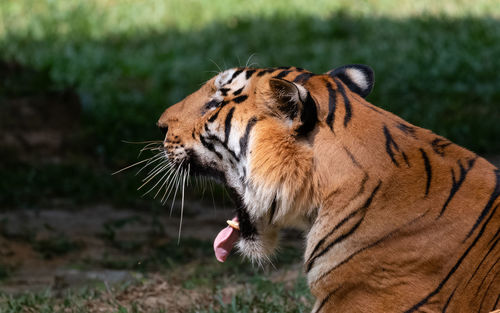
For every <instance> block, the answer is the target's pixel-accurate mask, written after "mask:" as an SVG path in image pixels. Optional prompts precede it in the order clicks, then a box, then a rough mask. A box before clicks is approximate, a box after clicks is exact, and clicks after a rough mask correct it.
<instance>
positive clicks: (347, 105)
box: [334, 78, 352, 127]
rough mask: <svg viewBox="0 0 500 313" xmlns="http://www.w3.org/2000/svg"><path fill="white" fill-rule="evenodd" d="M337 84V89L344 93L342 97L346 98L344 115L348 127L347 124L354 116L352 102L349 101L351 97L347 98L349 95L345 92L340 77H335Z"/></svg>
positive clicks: (345, 124) (345, 125)
mask: <svg viewBox="0 0 500 313" xmlns="http://www.w3.org/2000/svg"><path fill="white" fill-rule="evenodd" d="M334 80H335V84H337V89H338V91H340V94H341V95H342V98H344V106H345V116H344V127H347V124H348V123H349V121H350V120H351V117H352V108H351V102H350V101H349V98H347V95H346V93H345V89H344V86H343V85H342V83H341V82H340V81H339V80H338V79H336V78H335V79H334Z"/></svg>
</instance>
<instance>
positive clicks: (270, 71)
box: [257, 68, 276, 76]
mask: <svg viewBox="0 0 500 313" xmlns="http://www.w3.org/2000/svg"><path fill="white" fill-rule="evenodd" d="M274 71H276V69H275V68H266V69H263V70H261V71H260V72H259V73H257V76H264V75H265V74H267V73H272V72H274Z"/></svg>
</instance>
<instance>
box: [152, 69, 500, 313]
mask: <svg viewBox="0 0 500 313" xmlns="http://www.w3.org/2000/svg"><path fill="white" fill-rule="evenodd" d="M239 70H241V73H247V72H248V71H250V70H251V69H239ZM231 71H232V72H229V74H232V75H233V76H236V78H235V80H234V82H233V81H231V80H229V79H228V78H227V77H229V76H231V75H229V74H226V76H227V77H226V76H224V77H223V78H224V79H225V80H223V79H222V78H220V76H218V78H214V79H212V80H210V81H209V82H207V84H206V85H205V86H204V87H202V88H201V89H200V90H199V91H197V92H195V93H194V94H192V95H190V96H189V97H187V98H186V99H185V100H183V101H182V102H180V103H178V104H176V105H174V106H172V107H170V108H168V109H167V110H166V111H165V113H164V114H163V115H162V117H161V118H160V120H159V122H158V123H159V125H160V126H168V129H169V131H168V134H167V137H166V139H165V147H166V150H167V151H174V150H175V149H174V148H173V144H172V142H175V141H176V140H177V141H180V142H182V144H183V146H184V147H185V148H184V149H192V150H193V151H194V153H195V154H199V155H200V156H199V158H205V159H206V164H207V166H216V167H217V169H218V170H220V171H222V172H224V173H225V175H226V176H225V182H226V184H228V185H229V186H230V187H231V188H233V189H234V190H235V193H236V194H238V195H239V196H240V197H241V198H242V199H243V200H242V201H243V204H242V205H243V207H244V208H243V209H242V210H246V211H248V212H247V213H248V215H249V216H250V220H251V224H252V225H253V226H254V227H255V229H256V232H255V238H257V239H256V240H255V241H251V240H248V241H245V240H242V243H241V244H240V246H239V247H240V250H243V251H242V253H244V254H245V255H247V256H249V257H252V258H253V257H254V256H255V258H257V259H258V258H261V257H262V255H260V254H263V255H267V254H270V253H272V251H273V249H274V248H275V246H276V244H277V232H278V230H279V229H280V228H282V227H301V228H303V229H306V230H307V246H306V250H305V254H304V258H305V271H306V272H307V275H308V281H309V285H310V288H311V292H312V293H313V295H314V296H315V297H316V298H317V302H316V304H315V307H314V309H313V312H445V310H446V312H489V311H491V310H493V309H495V308H498V306H499V304H498V302H499V301H498V300H499V293H500V279H499V277H498V275H499V273H500V265H499V264H498V260H499V258H500V250H499V248H498V246H497V243H498V241H499V228H500V208H499V207H500V198H499V192H500V187H499V186H498V184H500V172H499V171H498V169H496V168H495V167H494V166H493V165H491V164H490V163H488V162H487V161H486V160H484V159H483V158H481V157H478V156H477V155H475V154H474V153H472V152H470V151H468V150H466V149H464V148H461V147H459V146H457V145H454V144H452V143H451V142H449V141H447V140H446V139H444V138H442V137H439V136H437V135H435V134H434V133H432V132H431V131H429V130H426V129H422V128H418V127H416V126H413V125H411V124H409V123H407V122H406V121H404V120H402V119H400V118H399V117H397V116H395V115H393V114H391V113H389V112H387V111H384V110H382V109H380V108H377V107H374V106H373V105H371V104H370V103H368V102H366V101H365V100H364V98H362V97H361V96H359V95H358V94H357V93H355V92H353V91H351V90H350V89H349V87H348V85H346V84H344V82H341V81H339V80H338V79H337V78H335V77H332V76H331V75H312V74H311V75H310V77H309V79H308V80H307V81H305V82H302V84H301V83H297V84H298V85H300V86H303V87H304V88H305V89H306V90H307V91H308V93H309V94H310V96H311V97H312V99H314V102H315V104H316V108H317V118H318V121H317V122H316V124H315V126H314V129H313V130H312V131H310V132H308V133H307V134H305V135H303V136H299V135H300V134H298V127H300V125H301V124H303V123H304V122H303V121H302V120H301V118H300V112H299V115H294V114H293V113H294V111H293V110H292V111H290V112H291V113H290V112H289V111H286V110H285V111H283V110H282V106H283V105H287V103H286V101H285V102H283V101H282V100H279V98H283V97H285V96H288V95H287V94H286V92H285V93H284V94H283V91H282V90H280V91H279V93H276V92H275V91H273V90H272V88H271V87H270V83H269V81H270V79H271V78H272V77H274V76H276V75H279V74H280V73H281V75H282V76H281V77H280V78H281V79H285V80H286V81H288V82H292V81H294V79H296V78H298V77H299V75H302V74H304V73H307V72H304V71H303V70H300V69H296V68H291V69H287V70H278V69H276V70H274V71H272V70H268V72H264V74H263V75H260V76H259V75H257V74H258V73H260V72H262V71H265V70H263V69H260V70H258V69H257V70H255V71H254V72H255V73H253V72H252V73H253V74H252V75H250V76H251V78H248V79H247V80H244V79H243V78H241V77H242V76H241V75H244V74H239V75H236V74H238V72H234V71H237V69H236V70H231ZM221 80H222V81H223V83H224V82H225V83H226V85H223V84H222V83H221V82H220V81H221ZM278 83H279V82H278ZM218 84H219V85H221V86H222V87H221V86H219V85H218ZM224 86H229V87H228V89H230V90H231V91H230V92H229V94H228V95H224V96H223V97H222V99H224V101H227V103H225V104H224V105H223V106H222V107H218V108H216V109H215V110H212V109H210V111H209V112H203V113H201V112H202V111H203V105H205V104H206V103H207V101H209V100H210V99H212V98H213V97H214V96H213V94H214V93H215V92H216V91H217V90H221V88H223V87H224ZM241 86H243V87H242V90H244V91H243V92H242V93H241V94H244V95H245V96H246V98H245V99H244V100H243V101H242V102H240V103H238V102H237V95H235V94H234V93H237V92H234V90H236V88H238V89H239V87H241ZM300 86H299V87H300ZM328 86H330V87H328ZM231 88H232V89H231ZM328 88H330V89H328ZM292 89H293V88H292ZM342 89H343V90H344V94H345V96H346V97H347V100H348V102H349V103H346V100H345V99H344V97H343V95H342ZM290 90H291V89H290ZM292 91H293V90H292ZM231 92H233V95H232V94H231ZM287 92H288V91H287ZM332 94H334V99H335V104H336V107H335V112H334V113H335V118H334V119H333V122H332V123H331V124H328V122H327V120H328V115H329V114H331V112H332V109H331V103H332V96H331V95H332ZM235 99H236V100H235ZM240 99H241V98H240ZM280 101H282V102H280ZM297 108H298V110H301V109H304V107H303V106H298V107H297ZM231 110H232V112H233V113H232V114H233V115H232V116H231V115H230V114H231V113H230V111H231ZM216 112H218V113H216ZM214 114H218V117H217V118H216V119H215V121H214V122H213V124H210V123H211V122H210V118H211V117H213V116H214ZM287 114H288V115H287ZM287 116H289V118H287ZM252 118H254V119H255V120H256V122H255V125H251V126H252V127H253V128H251V131H249V132H248V136H247V137H246V139H247V140H248V151H247V154H241V153H240V155H239V156H238V149H243V148H242V147H243V146H244V145H243V144H242V142H245V141H244V139H245V129H246V128H249V126H248V125H249V124H248V121H250V120H251V119H252ZM228 120H229V122H227V121H228ZM228 123H229V124H230V130H229V131H228V127H227V124H228ZM207 125H208V126H207ZM207 127H208V129H210V127H213V129H214V132H213V133H214V134H216V135H215V136H218V138H219V139H220V140H219V139H214V141H213V142H210V143H212V144H213V146H212V148H213V149H214V150H216V151H217V153H219V154H222V153H223V152H224V151H225V150H224V145H225V146H226V148H227V149H228V150H231V151H233V150H234V151H233V154H234V155H233V157H231V156H230V155H229V154H228V156H227V157H226V155H225V154H224V155H222V157H221V158H220V159H219V161H217V162H215V161H213V160H212V158H215V156H212V154H216V152H214V151H207V152H203V153H205V154H202V152H199V151H206V149H209V148H210V146H209V145H205V146H204V147H205V148H206V149H205V150H203V149H202V147H201V146H200V142H201V139H200V137H204V136H205V137H207V138H212V139H213V137H208V135H207V134H208V133H209V132H208V131H207ZM215 129H216V130H217V131H215ZM228 133H229V134H228ZM210 134H212V133H210ZM212 135H213V134H212ZM224 135H225V136H226V138H225V140H223V139H224V138H223V137H224ZM231 136H232V137H231ZM237 136H239V137H237ZM207 140H208V139H207ZM238 140H239V141H238ZM238 142H239V145H240V146H239V147H238ZM207 147H208V148H207ZM214 147H215V148H214ZM209 150H210V149H209ZM175 151H177V153H180V152H179V150H175ZM240 152H241V151H240ZM169 153H170V155H169V158H171V159H172V160H174V161H175V158H176V157H175V155H174V153H173V152H169ZM235 156H236V157H235ZM231 158H232V159H231ZM205 159H203V160H205ZM233 159H234V160H236V161H231V162H232V165H231V162H229V161H230V160H233ZM203 162H205V161H203ZM210 162H212V163H210ZM235 162H236V163H237V164H238V165H235V164H236V163H235ZM238 162H239V163H238ZM210 164H212V165H210ZM238 166H241V168H244V169H246V171H243V172H242V170H241V169H239V167H238ZM238 169H239V170H238ZM237 173H240V174H237ZM241 173H243V174H241ZM238 175H240V177H241V175H243V176H244V179H243V180H241V179H240V180H239V179H238V178H237V177H238ZM235 177H236V178H235ZM457 186H458V187H457ZM273 201H274V202H273ZM273 206H275V208H276V209H275V211H273V210H271V209H270V208H271V207H273ZM259 238H260V241H259ZM254 243H255V244H256V245H255V246H254V245H253V244H254ZM245 249H248V251H246V252H245V251H244V250H245Z"/></svg>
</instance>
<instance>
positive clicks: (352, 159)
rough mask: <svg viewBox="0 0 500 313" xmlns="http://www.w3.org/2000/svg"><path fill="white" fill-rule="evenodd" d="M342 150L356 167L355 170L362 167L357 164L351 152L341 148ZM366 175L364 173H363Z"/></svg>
mask: <svg viewBox="0 0 500 313" xmlns="http://www.w3.org/2000/svg"><path fill="white" fill-rule="evenodd" d="M343 148H344V151H345V152H346V153H347V155H348V156H349V158H351V161H352V163H354V165H356V167H357V168H362V166H361V165H360V164H359V162H358V161H357V160H356V158H355V157H354V155H352V153H351V151H349V150H348V149H347V148H346V147H343ZM365 174H366V173H365Z"/></svg>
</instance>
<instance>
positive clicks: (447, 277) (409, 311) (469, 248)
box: [405, 206, 498, 313]
mask: <svg viewBox="0 0 500 313" xmlns="http://www.w3.org/2000/svg"><path fill="white" fill-rule="evenodd" d="M497 208H498V206H496V207H495V209H494V210H493V213H492V214H491V215H490V216H489V217H488V222H489V220H490V219H491V218H492V217H493V215H494V213H495V212H496V210H497ZM486 224H487V223H485V224H483V226H482V227H481V229H480V231H479V233H478V234H477V236H476V238H474V241H473V242H472V243H471V245H470V246H469V247H468V248H467V250H466V251H465V252H464V254H463V255H462V256H461V257H460V258H459V259H458V261H457V263H455V265H454V266H453V267H452V268H451V270H450V271H449V272H448V274H447V275H446V277H445V278H444V279H443V280H442V281H441V282H440V283H439V285H438V286H437V287H436V289H434V290H433V291H432V292H430V293H429V294H428V295H427V296H426V297H425V298H423V299H422V300H420V302H418V303H417V304H415V305H414V306H412V307H411V308H410V309H408V310H406V311H405V313H411V312H415V311H417V310H418V309H419V308H420V307H421V306H422V305H424V304H425V303H427V301H429V299H430V298H432V297H433V296H435V295H436V294H438V293H439V292H440V291H441V289H442V288H443V286H444V285H445V284H446V282H447V281H448V280H449V279H450V277H451V276H452V275H453V274H454V273H455V271H456V270H457V269H458V267H459V266H460V265H461V264H462V262H463V260H464V259H465V257H466V256H467V255H468V254H469V252H470V250H472V248H473V247H474V245H475V244H476V243H477V241H478V240H479V238H480V237H481V236H482V235H483V232H484V230H485V228H486Z"/></svg>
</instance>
